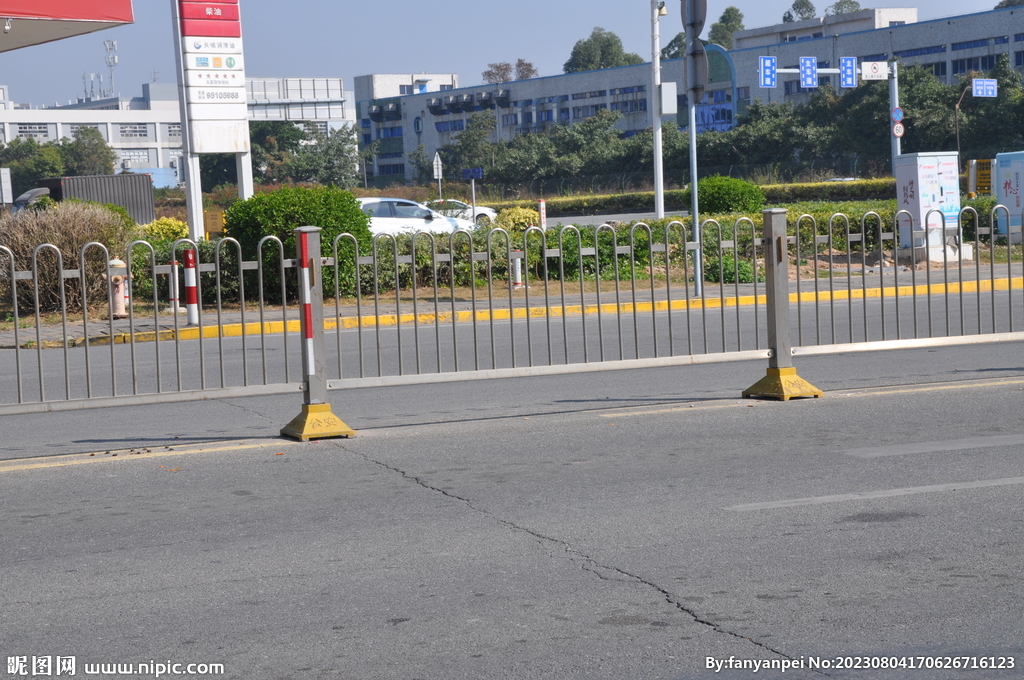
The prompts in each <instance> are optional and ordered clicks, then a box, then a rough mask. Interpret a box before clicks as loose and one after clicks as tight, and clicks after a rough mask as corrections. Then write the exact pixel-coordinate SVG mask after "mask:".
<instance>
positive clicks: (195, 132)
mask: <svg viewBox="0 0 1024 680" xmlns="http://www.w3.org/2000/svg"><path fill="white" fill-rule="evenodd" d="M177 7H178V19H179V21H180V26H179V30H180V40H179V44H180V48H181V59H182V74H181V76H182V79H183V83H182V85H183V87H184V90H185V111H186V113H187V118H188V126H189V133H190V134H189V140H190V152H191V153H193V154H198V153H244V152H247V151H249V123H248V118H249V110H248V105H247V104H246V90H245V60H244V58H243V54H242V23H241V13H240V8H239V3H238V0H217V1H215V2H197V1H196V0H177Z"/></svg>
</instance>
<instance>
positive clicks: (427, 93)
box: [355, 46, 735, 184]
mask: <svg viewBox="0 0 1024 680" xmlns="http://www.w3.org/2000/svg"><path fill="white" fill-rule="evenodd" d="M708 57H709V72H710V81H711V82H710V83H709V85H708V87H707V92H708V94H707V99H706V103H705V104H704V105H702V106H700V107H699V108H698V131H704V130H711V129H728V128H729V127H731V126H732V125H733V120H734V109H733V103H734V101H735V88H734V82H733V77H734V74H733V73H732V70H731V67H730V63H729V59H728V55H727V53H726V52H725V51H724V50H723V49H722V48H720V47H718V46H710V47H709V48H708ZM661 66H662V72H661V79H662V81H663V82H675V83H677V84H678V91H679V92H684V90H685V88H684V86H683V84H682V83H683V80H684V75H683V72H684V68H683V61H682V60H681V59H669V60H664V61H662V62H661ZM448 77H450V78H451V79H452V80H451V82H453V83H456V84H457V80H456V79H455V77H454V76H446V77H445V78H448ZM417 78H431V79H432V80H429V81H426V82H427V84H428V89H426V90H424V91H421V92H414V93H413V94H405V95H401V94H399V93H398V92H396V88H397V87H399V86H401V87H403V88H405V87H407V86H411V85H410V83H415V82H417V80H416V79H417ZM355 82H356V109H357V115H358V118H359V131H360V142H361V144H363V145H364V146H365V145H368V144H370V143H372V142H375V141H379V142H380V147H379V149H378V154H377V156H375V158H374V165H373V168H372V170H371V172H372V173H373V174H374V175H375V177H376V178H377V183H378V184H384V183H390V182H404V181H411V180H413V179H415V178H414V177H413V175H412V168H411V167H410V165H409V160H408V158H409V154H411V153H413V152H414V151H416V149H417V148H418V147H419V146H420V145H422V146H423V147H424V150H425V151H426V153H427V156H428V157H432V156H433V155H434V152H435V151H436V150H437V149H439V148H440V147H442V146H444V145H446V144H449V143H451V142H452V141H454V139H455V138H456V137H457V136H458V134H459V133H460V132H461V131H462V130H464V129H465V126H466V122H467V121H468V120H469V119H470V117H472V116H473V115H474V114H476V113H481V112H486V113H488V114H490V115H493V116H494V117H495V123H496V126H495V130H496V131H495V134H494V137H493V141H510V140H511V139H512V138H514V137H515V136H517V135H522V134H529V133H538V132H544V131H545V130H547V129H548V128H550V127H551V126H553V125H557V124H568V125H572V124H574V123H577V122H580V121H582V120H585V119H587V118H590V117H591V116H593V115H595V114H596V113H597V112H598V111H600V110H602V109H608V110H611V111H618V112H619V113H621V114H622V117H621V118H620V119H619V121H618V122H617V123H616V124H615V126H616V128H618V129H619V130H621V131H622V132H623V133H624V134H626V135H632V134H635V133H637V132H640V131H641V130H644V129H646V128H649V127H651V125H652V122H653V116H652V113H651V111H649V109H648V92H649V90H650V87H651V82H652V78H651V64H650V63H645V64H636V65H633V66H621V67H618V68H611V69H602V70H599V71H584V72H581V73H569V74H562V75H557V76H547V77H542V78H531V79H529V80H515V81H510V82H506V83H500V84H496V85H495V84H486V85H476V86H472V87H462V88H458V87H456V88H454V89H448V88H447V87H446V85H447V84H448V82H447V81H446V80H441V77H439V76H413V75H402V76H398V75H386V76H380V75H374V76H359V77H357V78H356V79H355ZM369 83H373V84H374V85H375V87H373V88H370V87H367V86H363V85H362V84H369ZM382 85H386V87H384V86H382ZM438 85H440V86H438ZM401 91H402V92H406V91H408V90H407V89H402V90H401ZM367 95H369V96H367ZM362 97H365V98H362ZM678 105H679V110H680V113H679V115H678V116H676V117H670V119H674V120H676V122H677V124H679V126H680V127H685V126H686V124H687V114H686V107H685V98H684V97H683V96H680V97H679V102H678ZM454 171H456V172H457V171H458V169H454Z"/></svg>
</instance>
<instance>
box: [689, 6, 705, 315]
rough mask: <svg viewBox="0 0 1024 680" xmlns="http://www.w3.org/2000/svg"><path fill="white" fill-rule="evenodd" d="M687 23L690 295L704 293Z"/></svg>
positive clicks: (694, 72)
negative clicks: (694, 249)
mask: <svg viewBox="0 0 1024 680" xmlns="http://www.w3.org/2000/svg"><path fill="white" fill-rule="evenodd" d="M688 7H690V8H689V9H688V10H687V12H686V16H687V20H690V19H691V18H692V17H693V16H694V15H695V9H694V8H693V7H692V6H690V5H689V4H688ZM691 29H692V26H687V30H686V92H687V96H686V108H687V115H688V119H689V121H688V124H687V128H688V133H689V139H690V219H691V222H690V224H691V225H692V229H691V233H692V235H693V240H694V241H696V242H697V252H696V255H695V256H694V260H693V292H694V295H697V296H700V295H703V294H704V262H703V260H704V237H703V234H701V228H700V211H699V209H698V208H699V205H698V201H697V92H696V91H695V90H694V86H695V85H696V84H697V60H696V59H695V58H694V56H693V45H694V42H696V41H697V40H698V37H697V35H694V34H695V33H696V31H693V30H691Z"/></svg>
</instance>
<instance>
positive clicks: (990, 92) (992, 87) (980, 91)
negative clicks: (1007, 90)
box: [971, 78, 999, 97]
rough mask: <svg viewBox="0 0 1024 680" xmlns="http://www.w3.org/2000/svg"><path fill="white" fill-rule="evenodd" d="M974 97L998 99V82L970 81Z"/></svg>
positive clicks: (985, 80) (976, 79) (991, 80)
mask: <svg viewBox="0 0 1024 680" xmlns="http://www.w3.org/2000/svg"><path fill="white" fill-rule="evenodd" d="M971 85H972V86H973V90H974V96H975V97H998V96H999V81H997V80H996V79H995V78H974V79H973V80H971Z"/></svg>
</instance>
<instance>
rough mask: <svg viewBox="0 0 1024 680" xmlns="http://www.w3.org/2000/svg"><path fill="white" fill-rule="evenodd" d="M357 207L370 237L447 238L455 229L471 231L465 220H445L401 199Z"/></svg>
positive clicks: (367, 200) (367, 201)
mask: <svg viewBox="0 0 1024 680" xmlns="http://www.w3.org/2000/svg"><path fill="white" fill-rule="evenodd" d="M357 200H358V201H359V207H360V208H362V210H363V212H364V213H366V214H367V215H369V216H370V231H371V232H373V233H374V234H401V233H403V232H414V231H432V232H444V233H448V234H450V233H451V232H453V231H455V230H457V229H473V227H474V226H475V225H474V224H473V223H472V222H470V221H469V220H462V219H459V218H457V217H446V216H445V215H442V214H441V213H439V212H435V211H434V210H431V209H430V208H426V207H424V206H422V205H420V204H419V203H416V202H415V201H409V200H406V199H404V198H380V197H371V198H360V199H357Z"/></svg>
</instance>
